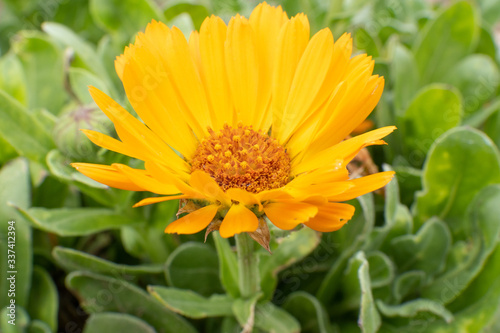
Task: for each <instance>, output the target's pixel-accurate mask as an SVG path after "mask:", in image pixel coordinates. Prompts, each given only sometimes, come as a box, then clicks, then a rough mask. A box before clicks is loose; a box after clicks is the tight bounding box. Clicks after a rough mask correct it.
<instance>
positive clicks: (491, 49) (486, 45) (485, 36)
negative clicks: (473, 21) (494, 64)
mask: <svg viewBox="0 0 500 333" xmlns="http://www.w3.org/2000/svg"><path fill="white" fill-rule="evenodd" d="M474 53H480V54H485V55H487V56H488V57H490V58H491V59H492V60H493V61H495V60H496V53H497V49H496V46H495V40H494V39H493V34H492V32H491V31H490V29H488V28H485V27H484V26H483V27H481V31H480V34H479V41H478V42H477V48H476V51H475V52H474Z"/></svg>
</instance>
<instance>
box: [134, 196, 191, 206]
mask: <svg viewBox="0 0 500 333" xmlns="http://www.w3.org/2000/svg"><path fill="white" fill-rule="evenodd" d="M188 198H189V196H187V195H171V196H168V197H151V198H146V199H142V200H141V201H139V202H138V203H136V204H135V205H134V206H133V207H134V208H136V207H141V206H147V205H152V204H155V203H159V202H163V201H169V200H177V199H188Z"/></svg>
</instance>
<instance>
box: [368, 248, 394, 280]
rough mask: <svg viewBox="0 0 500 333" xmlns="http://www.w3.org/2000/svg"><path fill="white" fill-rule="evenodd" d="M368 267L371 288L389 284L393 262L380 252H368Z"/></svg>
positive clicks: (392, 277) (392, 275) (391, 277)
mask: <svg viewBox="0 0 500 333" xmlns="http://www.w3.org/2000/svg"><path fill="white" fill-rule="evenodd" d="M366 260H368V264H369V265H368V267H369V268H370V270H369V271H370V281H371V286H372V288H380V287H384V286H387V285H389V284H390V283H391V282H392V280H393V279H394V271H395V268H394V264H393V263H392V261H391V259H389V257H388V256H387V255H386V254H385V253H382V252H379V251H374V252H370V253H369V254H368V255H367V256H366Z"/></svg>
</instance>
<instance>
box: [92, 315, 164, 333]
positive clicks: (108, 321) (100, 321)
mask: <svg viewBox="0 0 500 333" xmlns="http://www.w3.org/2000/svg"><path fill="white" fill-rule="evenodd" d="M95 332H134V333H156V330H155V329H154V328H153V327H152V326H151V325H149V324H148V323H147V322H145V321H144V320H141V319H139V318H137V317H134V316H131V315H128V314H125V313H114V312H103V313H93V314H92V315H90V317H89V319H87V321H86V322H85V328H84V329H83V333H95Z"/></svg>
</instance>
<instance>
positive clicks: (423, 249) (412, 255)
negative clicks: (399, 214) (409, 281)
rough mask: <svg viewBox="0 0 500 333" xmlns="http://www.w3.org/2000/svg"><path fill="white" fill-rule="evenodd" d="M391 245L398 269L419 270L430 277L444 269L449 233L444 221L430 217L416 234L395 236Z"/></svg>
mask: <svg viewBox="0 0 500 333" xmlns="http://www.w3.org/2000/svg"><path fill="white" fill-rule="evenodd" d="M391 245H392V251H391V253H392V255H393V256H394V259H395V261H396V263H397V265H398V267H399V271H402V272H404V271H407V270H410V269H411V270H420V271H423V272H425V273H426V274H427V276H428V278H430V277H432V276H434V275H435V274H437V273H439V272H441V271H442V270H443V269H444V265H445V262H446V256H447V255H448V251H449V250H450V246H451V234H450V231H449V229H448V227H447V226H446V224H445V223H444V222H442V221H440V220H439V219H438V218H431V219H430V220H429V221H427V222H425V223H424V224H423V225H422V227H421V228H420V229H419V230H418V232H417V234H416V235H403V236H399V237H396V238H394V239H393V240H392V241H391Z"/></svg>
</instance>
